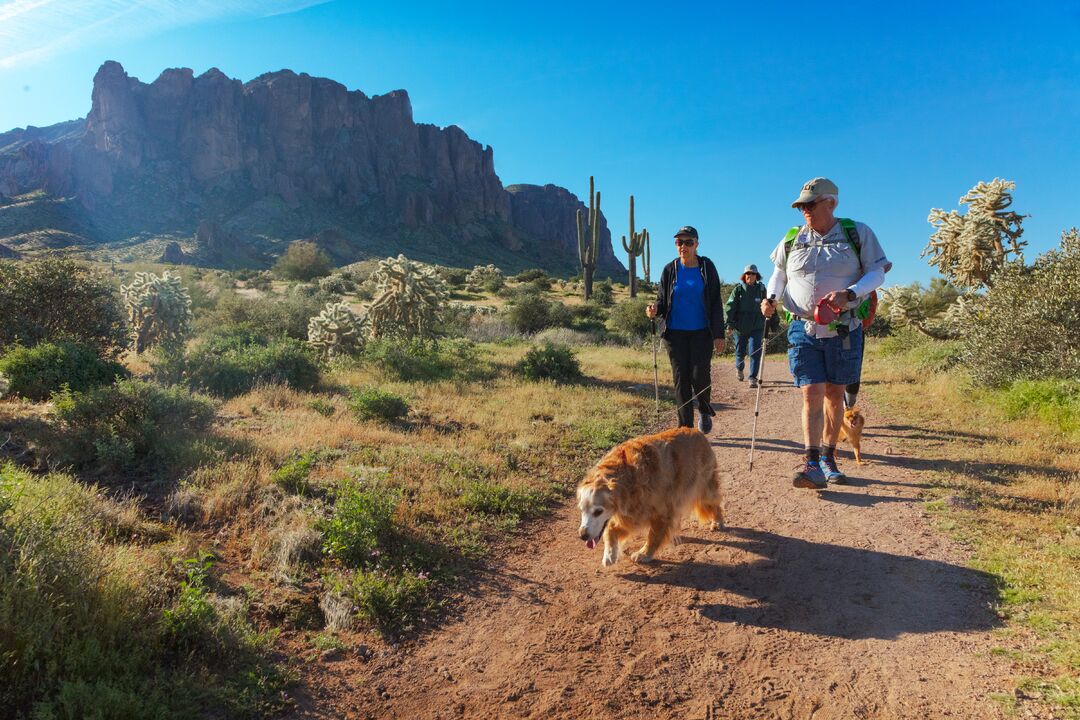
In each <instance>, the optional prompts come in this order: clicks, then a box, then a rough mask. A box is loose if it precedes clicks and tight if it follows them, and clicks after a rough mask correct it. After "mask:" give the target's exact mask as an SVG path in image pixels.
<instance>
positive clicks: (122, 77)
mask: <svg viewBox="0 0 1080 720" xmlns="http://www.w3.org/2000/svg"><path fill="white" fill-rule="evenodd" d="M582 207H583V205H582V203H581V201H580V200H578V198H577V197H576V196H575V195H573V194H572V193H570V192H569V191H568V190H566V189H564V188H560V187H556V186H554V185H544V186H540V185H514V186H511V187H509V188H504V187H503V185H502V183H501V181H500V180H499V177H498V175H497V174H496V173H495V163H494V154H493V151H492V149H491V147H490V146H488V147H485V146H482V145H481V144H479V143H477V142H476V141H474V140H472V139H470V138H469V136H468V135H466V134H465V132H464V131H463V130H461V128H458V127H456V126H453V125H452V126H450V127H446V128H439V127H436V126H434V125H428V124H424V123H416V122H414V120H413V115H412V105H411V103H410V101H409V96H408V94H407V93H406V92H405V91H404V90H397V91H394V92H390V93H387V94H386V95H376V96H373V97H368V96H367V95H365V94H364V93H362V92H360V91H358V90H353V91H350V90H348V89H347V88H345V86H344V85H341V84H340V83H337V82H334V81H333V80H328V79H326V78H315V77H310V76H308V75H306V74H303V73H301V74H296V73H294V72H292V71H290V70H282V71H279V72H274V73H268V74H266V75H262V76H260V77H258V78H255V79H254V80H252V81H250V82H247V83H241V82H240V81H239V80H235V79H231V78H229V77H226V76H225V75H224V74H223V73H221V72H220V71H218V70H216V69H211V70H209V71H207V72H205V73H203V74H202V75H199V76H198V77H196V76H195V75H194V73H193V72H192V71H191V70H189V69H186V68H181V69H170V70H166V71H165V72H163V73H162V74H161V75H160V76H159V77H158V78H157V79H156V80H155V81H154V82H152V83H149V84H147V83H143V82H141V81H139V80H138V79H137V78H133V77H130V76H129V75H128V74H127V73H126V72H125V71H124V68H123V67H121V66H120V64H119V63H116V62H112V61H109V62H106V63H105V64H104V65H102V66H101V68H100V69H99V70H98V72H97V74H96V75H95V77H94V88H93V94H92V102H91V109H90V113H89V114H88V115H87V116H86V118H85V119H84V120H74V121H70V122H66V123H60V124H58V125H54V126H51V127H48V128H34V127H28V128H25V129H18V130H13V131H11V132H7V133H2V134H0V243H4V244H6V245H8V246H10V247H11V248H14V249H16V250H34V249H37V248H41V247H58V246H70V245H89V246H94V247H110V248H111V247H121V248H134V247H138V246H139V245H140V244H145V243H153V242H156V243H158V244H159V245H160V246H161V247H162V248H164V247H166V246H167V245H168V243H170V242H178V243H179V244H180V245H182V246H184V247H183V251H184V252H185V253H186V257H189V258H191V259H192V260H193V261H199V262H203V263H208V264H221V265H237V264H251V263H256V264H258V263H266V262H269V261H270V260H271V259H272V257H273V256H274V255H276V254H277V253H279V252H280V251H281V250H282V249H283V247H284V245H285V244H286V243H287V242H289V241H292V240H295V239H314V240H315V241H316V242H319V243H321V244H322V245H323V246H324V247H325V248H326V250H327V251H328V252H330V253H331V255H333V256H335V257H336V258H337V259H338V260H339V261H342V262H345V261H351V260H355V259H359V258H363V257H370V256H385V255H389V254H396V253H398V252H405V253H406V254H408V255H410V256H412V257H415V258H417V259H420V260H428V261H433V262H443V263H446V264H452V265H459V266H468V265H471V264H475V263H488V262H494V263H495V264H498V265H500V266H502V267H504V268H505V269H507V270H515V269H520V268H524V267H544V268H547V269H549V270H552V271H555V272H560V273H572V272H575V271H576V270H577V269H578V262H577V239H576V230H575V213H576V211H577V209H579V208H582ZM177 249H179V248H174V249H173V250H171V252H172V253H173V255H174V256H175V257H180V255H176V250H177ZM159 253H160V251H159ZM598 266H599V267H598V272H601V273H612V274H616V273H622V272H624V270H623V266H622V265H621V264H620V263H619V261H618V260H617V259H616V258H615V255H614V252H613V249H612V245H611V234H610V232H609V231H608V229H607V224H606V221H605V222H604V227H603V238H602V239H601V248H600V258H599V262H598Z"/></svg>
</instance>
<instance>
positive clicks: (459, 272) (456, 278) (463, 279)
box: [435, 265, 471, 288]
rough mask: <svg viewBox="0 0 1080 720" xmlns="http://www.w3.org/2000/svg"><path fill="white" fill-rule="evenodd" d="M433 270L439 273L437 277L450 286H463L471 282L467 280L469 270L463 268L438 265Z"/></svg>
mask: <svg viewBox="0 0 1080 720" xmlns="http://www.w3.org/2000/svg"><path fill="white" fill-rule="evenodd" d="M435 272H437V273H438V274H439V277H441V278H442V279H443V282H445V283H446V284H447V285H449V286H450V287H455V288H459V287H464V286H465V285H466V283H469V284H471V281H470V280H469V271H468V270H466V269H465V268H456V267H445V266H442V265H440V266H438V267H436V268H435Z"/></svg>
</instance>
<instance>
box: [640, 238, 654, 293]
mask: <svg viewBox="0 0 1080 720" xmlns="http://www.w3.org/2000/svg"><path fill="white" fill-rule="evenodd" d="M641 232H642V234H644V235H645V251H644V252H643V254H642V257H641V264H642V266H643V267H642V268H641V271H642V274H643V275H644V276H645V282H647V283H649V284H652V276H651V273H650V272H649V270H650V268H651V267H652V244H651V242H650V239H649V231H648V230H646V229H645V228H642V229H641Z"/></svg>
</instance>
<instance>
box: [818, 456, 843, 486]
mask: <svg viewBox="0 0 1080 720" xmlns="http://www.w3.org/2000/svg"><path fill="white" fill-rule="evenodd" d="M818 465H819V466H820V467H821V472H822V474H823V475H825V480H826V482H830V483H832V484H833V485H846V484H847V475H845V474H844V473H842V472H840V468H838V467H836V458H835V457H832V456H831V455H822V456H821V460H820V461H819V462H818Z"/></svg>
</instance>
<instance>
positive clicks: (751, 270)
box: [742, 264, 761, 277]
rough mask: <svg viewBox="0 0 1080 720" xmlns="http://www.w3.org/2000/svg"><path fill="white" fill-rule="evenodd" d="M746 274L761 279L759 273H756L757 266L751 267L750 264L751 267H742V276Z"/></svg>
mask: <svg viewBox="0 0 1080 720" xmlns="http://www.w3.org/2000/svg"><path fill="white" fill-rule="evenodd" d="M746 273H754V274H755V275H757V276H758V277H761V273H759V272H758V269H757V265H752V264H751V265H747V266H746V267H744V268H743V271H742V274H743V275H745V274H746Z"/></svg>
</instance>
